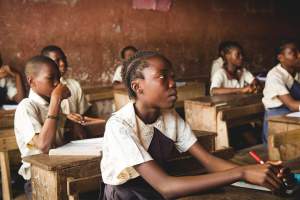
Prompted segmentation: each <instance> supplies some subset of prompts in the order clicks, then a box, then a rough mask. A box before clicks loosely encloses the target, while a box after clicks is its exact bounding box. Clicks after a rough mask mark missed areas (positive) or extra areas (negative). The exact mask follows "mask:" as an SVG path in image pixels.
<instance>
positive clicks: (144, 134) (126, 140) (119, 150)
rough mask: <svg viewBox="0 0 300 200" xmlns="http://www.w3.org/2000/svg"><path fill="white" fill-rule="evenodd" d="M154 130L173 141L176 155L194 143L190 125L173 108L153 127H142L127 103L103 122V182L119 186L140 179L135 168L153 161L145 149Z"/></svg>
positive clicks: (131, 106) (194, 137)
mask: <svg viewBox="0 0 300 200" xmlns="http://www.w3.org/2000/svg"><path fill="white" fill-rule="evenodd" d="M154 127H155V128H157V129H158V130H159V131H160V132H161V133H163V134H164V135H165V136H167V137H168V138H170V139H171V140H173V141H174V144H175V146H176V148H177V150H178V151H179V152H185V151H187V150H188V149H189V148H190V147H191V146H192V145H193V144H194V143H195V142H196V141H197V138H196V136H195V135H194V133H193V132H192V130H191V128H190V126H189V125H188V124H187V123H186V122H185V121H184V120H183V119H182V118H181V117H180V116H179V115H178V114H177V113H176V111H175V110H174V109H172V110H165V111H162V114H161V115H160V117H159V118H158V119H157V120H156V122H154V123H153V124H144V123H143V122H142V121H141V120H140V119H139V118H138V117H137V116H136V114H135V111H134V107H133V103H132V102H130V103H128V104H126V105H125V106H124V107H122V108H121V109H120V110H119V111H117V112H115V113H113V115H112V117H111V118H110V119H109V120H108V121H107V123H106V127H105V133H104V144H103V156H102V160H101V175H102V179H103V181H104V183H106V184H110V185H120V184H123V183H125V182H127V181H128V180H130V179H133V178H136V177H138V176H139V174H138V172H137V171H136V170H135V169H134V166H135V165H138V164H141V163H144V162H147V161H150V160H153V158H152V157H151V155H150V154H149V153H148V152H147V149H148V148H149V145H150V143H151V140H152V137H153V134H154Z"/></svg>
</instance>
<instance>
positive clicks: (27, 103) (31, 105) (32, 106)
mask: <svg viewBox="0 0 300 200" xmlns="http://www.w3.org/2000/svg"><path fill="white" fill-rule="evenodd" d="M24 110H31V111H32V110H38V105H37V104H36V103H35V102H34V101H33V100H31V99H29V98H25V99H23V100H22V101H21V102H20V103H19V104H18V106H17V109H16V114H17V113H19V112H22V111H24Z"/></svg>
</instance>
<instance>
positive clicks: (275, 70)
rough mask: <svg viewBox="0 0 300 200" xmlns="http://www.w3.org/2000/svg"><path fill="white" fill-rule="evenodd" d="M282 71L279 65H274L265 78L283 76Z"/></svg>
mask: <svg viewBox="0 0 300 200" xmlns="http://www.w3.org/2000/svg"><path fill="white" fill-rule="evenodd" d="M284 75H285V74H284V73H283V72H282V70H281V69H280V66H279V65H275V66H274V67H273V68H272V69H271V70H270V71H269V72H268V74H267V79H272V78H283V77H284Z"/></svg>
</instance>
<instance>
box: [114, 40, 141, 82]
mask: <svg viewBox="0 0 300 200" xmlns="http://www.w3.org/2000/svg"><path fill="white" fill-rule="evenodd" d="M137 51H138V50H137V48H135V47H134V46H126V47H124V48H123V49H122V50H121V51H120V60H121V61H119V62H118V65H117V67H116V71H115V74H114V77H113V81H112V82H113V86H114V88H124V85H123V84H122V75H121V74H122V69H123V64H121V63H122V62H126V61H127V60H128V59H129V58H130V57H132V56H133V55H134V54H135V53H136V52H137Z"/></svg>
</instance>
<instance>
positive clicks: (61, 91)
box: [51, 83, 71, 99]
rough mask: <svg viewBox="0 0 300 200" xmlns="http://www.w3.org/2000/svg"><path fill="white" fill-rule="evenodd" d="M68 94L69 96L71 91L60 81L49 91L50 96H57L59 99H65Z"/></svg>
mask: <svg viewBox="0 0 300 200" xmlns="http://www.w3.org/2000/svg"><path fill="white" fill-rule="evenodd" d="M70 96H71V92H70V90H69V88H68V87H67V86H66V85H64V84H62V83H59V84H58V85H57V86H56V87H55V88H54V90H53V91H52V93H51V97H57V98H60V99H67V98H69V97H70Z"/></svg>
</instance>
